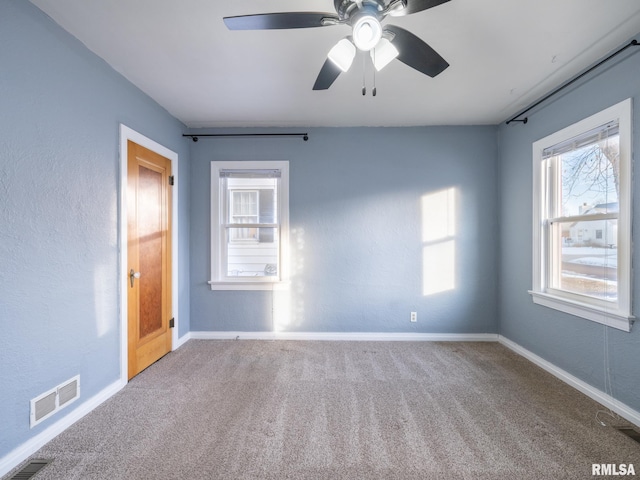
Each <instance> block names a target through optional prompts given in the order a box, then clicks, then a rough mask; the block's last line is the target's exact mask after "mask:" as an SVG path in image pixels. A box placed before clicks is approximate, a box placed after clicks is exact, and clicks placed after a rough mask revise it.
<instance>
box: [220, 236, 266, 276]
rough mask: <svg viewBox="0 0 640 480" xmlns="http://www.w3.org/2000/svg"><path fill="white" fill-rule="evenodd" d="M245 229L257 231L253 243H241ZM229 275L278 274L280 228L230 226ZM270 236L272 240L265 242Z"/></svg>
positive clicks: (228, 243) (228, 245)
mask: <svg viewBox="0 0 640 480" xmlns="http://www.w3.org/2000/svg"><path fill="white" fill-rule="evenodd" d="M243 230H253V231H255V235H256V237H255V238H256V239H258V238H259V239H260V243H258V241H254V242H253V243H244V244H243V243H239V242H236V241H234V240H233V239H234V238H239V237H240V236H241V235H242V234H243V232H241V231H243ZM227 231H228V235H227V237H228V242H227V276H229V277H270V276H277V275H278V251H279V245H278V234H279V232H278V229H277V228H254V229H244V228H228V229H227ZM263 238H269V239H270V242H263V241H262V239H263Z"/></svg>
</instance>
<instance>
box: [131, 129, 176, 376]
mask: <svg viewBox="0 0 640 480" xmlns="http://www.w3.org/2000/svg"><path fill="white" fill-rule="evenodd" d="M127 150H128V166H127V167H128V173H127V176H128V185H127V235H128V248H127V255H128V258H127V266H128V269H127V272H125V275H126V281H127V287H128V292H129V293H128V295H127V299H128V359H129V367H128V370H129V373H128V376H129V377H128V378H129V379H131V378H132V377H134V376H135V375H137V374H138V373H140V372H141V371H142V370H144V369H145V368H147V367H148V366H149V365H151V364H152V363H154V362H155V361H157V360H158V359H159V358H161V357H163V356H164V355H166V354H167V353H169V352H170V351H171V330H170V320H171V312H172V308H171V284H172V283H171V187H170V185H169V181H170V178H171V161H170V160H169V159H167V158H165V157H163V156H161V155H158V154H157V153H155V152H152V151H151V150H148V149H146V148H144V147H142V146H140V145H137V144H136V143H134V142H132V141H129V142H128V146H127Z"/></svg>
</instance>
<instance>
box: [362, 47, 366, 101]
mask: <svg viewBox="0 0 640 480" xmlns="http://www.w3.org/2000/svg"><path fill="white" fill-rule="evenodd" d="M366 73H367V55H366V54H364V53H363V55H362V96H365V95H366V94H367V87H365V74H366Z"/></svg>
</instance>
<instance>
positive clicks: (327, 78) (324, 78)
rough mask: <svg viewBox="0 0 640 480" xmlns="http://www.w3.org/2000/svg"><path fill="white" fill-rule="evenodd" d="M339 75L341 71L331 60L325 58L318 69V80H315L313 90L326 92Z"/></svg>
mask: <svg viewBox="0 0 640 480" xmlns="http://www.w3.org/2000/svg"><path fill="white" fill-rule="evenodd" d="M341 73H342V70H340V68H339V67H338V66H337V65H336V64H335V63H333V61H332V60H331V59H329V58H327V59H326V60H325V61H324V65H322V68H321V69H320V73H319V74H318V78H316V83H314V84H313V89H314V90H326V89H327V88H329V87H330V86H331V85H332V84H333V82H335V81H336V78H338V77H339V76H340V74H341Z"/></svg>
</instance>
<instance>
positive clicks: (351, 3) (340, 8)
mask: <svg viewBox="0 0 640 480" xmlns="http://www.w3.org/2000/svg"><path fill="white" fill-rule="evenodd" d="M361 3H362V5H363V7H364V8H366V9H371V10H374V9H375V11H376V12H378V11H380V10H383V9H384V7H385V3H386V2H385V0H362V2H361ZM333 5H334V7H335V9H336V12H337V13H338V17H340V19H341V20H351V18H352V15H353V14H354V13H355V12H356V11H357V10H358V4H357V3H356V1H355V0H333ZM372 7H373V8H372Z"/></svg>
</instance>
